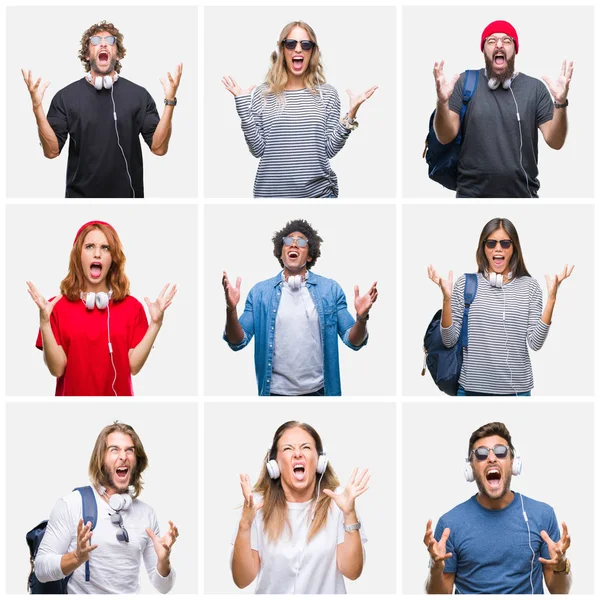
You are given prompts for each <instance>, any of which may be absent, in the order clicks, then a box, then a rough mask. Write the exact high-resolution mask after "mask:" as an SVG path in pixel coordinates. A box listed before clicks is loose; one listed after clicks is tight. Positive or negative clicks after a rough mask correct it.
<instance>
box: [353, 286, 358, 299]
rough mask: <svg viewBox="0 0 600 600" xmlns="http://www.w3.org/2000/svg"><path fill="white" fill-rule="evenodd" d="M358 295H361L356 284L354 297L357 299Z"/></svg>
mask: <svg viewBox="0 0 600 600" xmlns="http://www.w3.org/2000/svg"><path fill="white" fill-rule="evenodd" d="M358 296H359V291H358V286H357V285H355V286H354V298H355V299H357V298H358Z"/></svg>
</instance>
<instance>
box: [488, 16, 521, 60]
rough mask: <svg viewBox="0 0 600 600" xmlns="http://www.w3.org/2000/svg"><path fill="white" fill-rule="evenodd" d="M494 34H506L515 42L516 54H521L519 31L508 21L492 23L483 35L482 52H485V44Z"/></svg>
mask: <svg viewBox="0 0 600 600" xmlns="http://www.w3.org/2000/svg"><path fill="white" fill-rule="evenodd" d="M492 33H505V34H506V35H507V36H509V37H511V38H512V39H513V40H515V54H519V36H518V35H517V30H516V29H515V28H514V27H513V26H512V25H511V24H510V23H509V22H508V21H493V22H492V23H490V24H489V25H488V26H487V27H486V28H485V29H484V30H483V33H482V34H481V51H482V52H483V44H484V42H485V40H486V38H488V37H489V36H490V35H492Z"/></svg>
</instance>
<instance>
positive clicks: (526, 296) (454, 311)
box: [427, 218, 573, 396]
mask: <svg viewBox="0 0 600 600" xmlns="http://www.w3.org/2000/svg"><path fill="white" fill-rule="evenodd" d="M476 259H477V270H478V273H477V293H476V295H475V299H474V301H473V303H472V304H471V307H470V309H469V328H468V347H466V348H464V349H463V365H462V369H461V372H460V378H459V380H458V383H459V388H458V395H459V396H510V395H518V396H530V395H531V390H532V388H533V372H532V370H531V361H530V359H529V352H528V350H527V346H529V347H530V348H531V349H532V350H539V349H540V348H541V347H542V346H543V344H544V342H545V340H546V336H547V335H548V331H549V329H550V324H551V322H552V313H553V311H554V305H555V303H556V294H557V292H558V288H559V286H560V284H561V283H562V282H563V281H564V280H565V279H566V278H567V277H569V276H570V275H571V273H572V272H573V266H571V267H569V265H565V267H564V268H563V269H562V271H561V272H560V273H559V274H558V275H553V276H552V277H551V276H549V275H546V285H547V288H548V300H547V301H546V306H544V308H543V311H542V290H541V288H540V286H539V284H538V282H537V281H536V280H535V279H534V278H533V277H531V276H530V275H529V273H528V271H527V268H526V267H525V261H524V259H523V253H522V251H521V244H520V242H519V235H518V233H517V230H516V228H515V226H514V225H513V224H512V223H511V221H509V220H508V219H500V218H496V219H492V220H491V221H489V222H488V223H487V224H486V225H485V227H484V228H483V230H482V232H481V235H480V236H479V245H478V247H477V252H476ZM427 273H428V275H429V278H430V279H431V280H432V281H433V282H434V283H435V284H437V285H439V286H440V289H441V290H442V294H443V297H444V302H443V307H442V322H441V335H442V341H443V343H444V345H445V346H446V347H448V348H451V347H452V346H454V345H455V344H456V343H457V342H458V339H459V336H460V330H461V326H462V319H463V311H464V306H465V302H464V289H465V276H464V275H461V276H460V277H459V278H458V280H457V281H456V285H455V286H454V289H453V288H452V271H450V273H449V274H448V279H442V278H441V277H440V276H439V275H438V274H437V272H436V270H435V269H434V268H433V267H432V266H431V265H429V267H428V268H427Z"/></svg>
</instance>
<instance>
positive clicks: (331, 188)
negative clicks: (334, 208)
mask: <svg viewBox="0 0 600 600" xmlns="http://www.w3.org/2000/svg"><path fill="white" fill-rule="evenodd" d="M266 89H267V86H266V84H262V85H261V86H259V87H258V88H257V89H256V90H254V92H253V93H252V95H251V96H250V95H247V96H237V97H236V98H235V106H236V109H237V112H238V115H239V117H240V119H241V121H242V131H243V132H244V137H245V138H246V143H247V144H248V148H249V149H250V152H251V153H252V155H253V156H256V157H257V158H260V162H259V165H258V171H257V173H256V179H255V180H254V197H255V198H326V197H329V196H333V197H335V198H337V196H338V183H337V177H336V174H335V173H334V172H333V171H332V170H331V166H330V164H329V159H330V158H332V157H334V156H335V155H336V154H337V153H338V152H339V151H340V150H341V149H342V148H343V147H344V144H345V143H346V139H347V138H348V136H349V135H350V130H349V129H346V128H345V127H343V126H342V124H341V123H340V99H339V96H338V94H337V92H336V90H335V88H334V87H332V86H331V85H328V84H324V85H321V86H319V88H318V90H317V92H316V93H314V94H313V93H311V92H310V91H309V90H308V89H303V90H293V91H286V92H284V97H283V99H282V98H277V97H276V96H275V95H274V94H270V93H269V94H267V95H265V90H266ZM282 100H283V102H282Z"/></svg>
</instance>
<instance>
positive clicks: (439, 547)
mask: <svg viewBox="0 0 600 600" xmlns="http://www.w3.org/2000/svg"><path fill="white" fill-rule="evenodd" d="M449 537H450V529H449V528H448V527H446V529H444V531H443V532H442V537H441V538H440V541H439V542H437V541H436V539H435V538H434V537H433V529H432V528H431V519H429V521H427V525H426V527H425V537H424V538H423V543H424V544H425V545H426V546H427V550H428V551H429V556H431V560H433V561H434V562H435V565H436V567H439V568H440V569H443V568H444V561H445V560H446V559H448V558H450V557H451V556H452V552H446V542H447V541H448V538H449Z"/></svg>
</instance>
